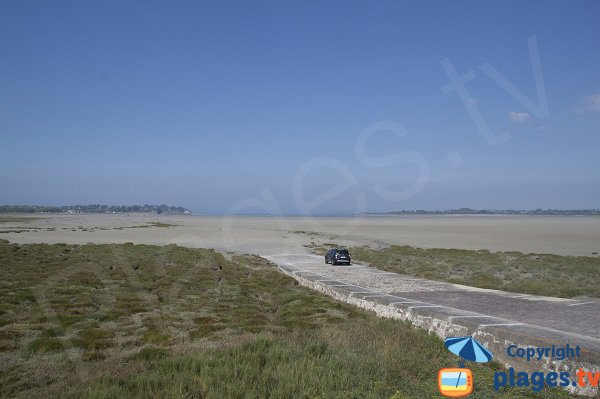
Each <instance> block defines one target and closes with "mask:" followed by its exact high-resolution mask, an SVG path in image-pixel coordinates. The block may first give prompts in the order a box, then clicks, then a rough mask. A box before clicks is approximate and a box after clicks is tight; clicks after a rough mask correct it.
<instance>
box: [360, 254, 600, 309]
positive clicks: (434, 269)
mask: <svg viewBox="0 0 600 399" xmlns="http://www.w3.org/2000/svg"><path fill="white" fill-rule="evenodd" d="M351 254H352V257H353V258H354V259H356V260H360V261H364V262H368V263H369V264H370V265H372V266H374V267H377V268H378V269H382V270H386V271H391V272H396V273H401V274H406V275H410V276H416V277H423V278H427V279H431V280H438V281H446V282H450V283H456V284H464V285H470V286H473V287H480V288H493V289H499V290H504V291H512V292H520V293H526V294H536V295H547V296H558V297H563V298H571V297H575V296H580V295H583V296H589V297H594V298H600V258H598V257H587V256H559V255H549V254H532V253H530V254H524V253H521V252H490V251H487V250H480V251H471V250H463V249H438V248H434V249H425V248H413V247H409V246H398V245H393V246H391V247H389V248H387V249H383V250H375V249H372V248H369V247H366V246H365V247H356V248H352V249H351Z"/></svg>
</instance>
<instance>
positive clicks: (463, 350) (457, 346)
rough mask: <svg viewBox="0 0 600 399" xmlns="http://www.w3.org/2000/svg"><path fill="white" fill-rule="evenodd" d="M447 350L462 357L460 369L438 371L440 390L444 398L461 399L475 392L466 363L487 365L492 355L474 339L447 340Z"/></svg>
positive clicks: (471, 376) (458, 338) (453, 338)
mask: <svg viewBox="0 0 600 399" xmlns="http://www.w3.org/2000/svg"><path fill="white" fill-rule="evenodd" d="M445 345H446V348H448V350H449V351H450V352H452V353H454V354H455V355H458V356H460V357H461V361H460V364H459V367H456V368H443V369H440V370H439V371H438V389H439V391H440V393H441V394H442V395H444V396H447V397H450V398H460V397H463V396H467V395H470V394H471V392H473V373H472V372H471V370H470V369H468V368H465V367H464V366H465V361H470V362H479V363H486V362H489V361H490V360H492V358H493V355H492V353H491V352H490V351H489V350H488V349H487V348H486V347H485V346H483V345H482V344H481V343H479V342H478V341H477V340H476V339H475V338H473V337H450V338H446V340H445Z"/></svg>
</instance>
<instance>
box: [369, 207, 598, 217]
mask: <svg viewBox="0 0 600 399" xmlns="http://www.w3.org/2000/svg"><path fill="white" fill-rule="evenodd" d="M368 214H369V215H580V216H581V215H600V209H541V208H540V209H529V210H528V209H471V208H459V209H448V210H445V211H427V210H423V209H417V210H413V211H407V210H402V211H394V212H370V213H368Z"/></svg>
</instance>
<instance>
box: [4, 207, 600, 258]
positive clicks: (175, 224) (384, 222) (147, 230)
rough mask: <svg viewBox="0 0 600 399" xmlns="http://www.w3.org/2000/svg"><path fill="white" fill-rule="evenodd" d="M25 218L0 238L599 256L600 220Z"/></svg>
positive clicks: (245, 249) (267, 250)
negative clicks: (392, 246)
mask: <svg viewBox="0 0 600 399" xmlns="http://www.w3.org/2000/svg"><path fill="white" fill-rule="evenodd" d="M15 216H19V217H20V216H22V215H15ZM29 216H31V217H34V218H35V219H34V220H30V221H27V222H14V221H9V222H5V223H1V224H0V238H4V239H7V240H9V241H11V242H17V243H34V242H44V243H59V242H64V243H79V244H83V243H88V242H92V243H124V242H133V243H136V244H137V243H139V244H178V245H182V246H188V247H195V248H214V249H216V250H219V251H232V252H239V253H254V254H260V255H268V254H279V253H302V252H308V251H309V250H308V249H307V248H306V247H305V245H307V244H309V243H311V242H313V243H316V244H323V243H336V244H340V245H345V246H355V245H370V246H374V247H381V246H386V245H390V244H398V245H411V246H416V247H426V248H461V249H488V250H491V251H521V252H525V253H529V252H534V253H552V254H559V255H580V256H597V253H598V252H600V217H578V216H566V217H563V216H386V217H383V216H365V217H318V218H303V217H242V216H236V217H209V216H175V215H155V214H131V215H120V214H116V215H94V214H61V215H29ZM152 223H156V224H154V225H152ZM165 224H166V225H169V226H165ZM7 231H12V232H7Z"/></svg>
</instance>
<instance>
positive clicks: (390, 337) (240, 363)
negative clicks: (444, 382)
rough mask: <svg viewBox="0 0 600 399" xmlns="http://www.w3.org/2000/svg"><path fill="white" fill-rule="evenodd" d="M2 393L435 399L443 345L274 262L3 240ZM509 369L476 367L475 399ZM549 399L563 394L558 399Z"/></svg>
mask: <svg viewBox="0 0 600 399" xmlns="http://www.w3.org/2000/svg"><path fill="white" fill-rule="evenodd" d="M0 265H1V268H0V273H1V279H0V396H1V397H22V398H30V397H68V398H119V397H137V398H153V397H155V398H159V397H160V398H163V397H168V398H219V399H221V398H392V397H393V398H394V399H401V398H419V399H421V398H437V397H439V395H438V393H437V389H436V374H437V370H438V369H439V368H442V367H453V366H456V364H457V362H458V359H457V358H456V357H454V356H453V355H451V354H450V353H449V352H448V351H447V350H446V349H445V348H444V346H443V343H442V342H441V340H439V339H438V338H437V337H435V336H432V335H428V334H427V333H426V332H424V331H421V330H417V329H414V328H413V327H411V325H410V324H407V323H402V322H398V321H392V320H384V319H379V318H377V317H375V316H374V315H373V314H370V313H367V312H365V311H362V310H359V309H356V308H354V307H351V306H349V305H346V304H343V303H339V302H336V301H333V300H332V299H330V298H328V297H325V296H322V295H320V294H318V293H316V292H313V291H311V290H308V289H306V288H304V287H301V286H299V285H298V284H297V282H296V281H295V280H293V279H291V278H289V277H287V276H284V275H283V274H281V273H279V272H278V271H277V270H276V268H275V267H274V266H273V265H271V264H270V263H269V262H267V261H266V260H264V259H263V258H260V257H256V256H236V255H233V256H232V257H231V260H226V259H225V258H224V257H223V256H222V255H221V254H219V253H216V252H214V251H212V250H203V249H188V248H181V247H177V246H174V245H169V246H164V247H158V246H146V245H133V244H123V245H92V244H88V245H81V246H77V245H65V244H57V245H45V244H33V245H15V244H9V243H8V242H7V241H5V240H2V241H0ZM497 367H499V365H497V364H495V363H492V364H490V365H485V366H481V365H473V366H472V369H473V372H474V375H475V384H476V388H475V389H476V391H475V392H476V393H475V394H474V395H472V397H473V398H490V397H498V398H499V397H508V398H527V397H534V395H533V394H532V393H531V391H530V390H528V389H521V390H516V389H511V390H507V391H503V392H500V393H496V392H494V391H493V389H492V386H491V384H492V381H493V379H492V374H493V371H494V369H495V368H497ZM536 397H545V398H563V397H564V398H566V397H569V396H568V395H567V394H566V393H564V392H561V391H557V390H547V391H544V393H543V396H536Z"/></svg>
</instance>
